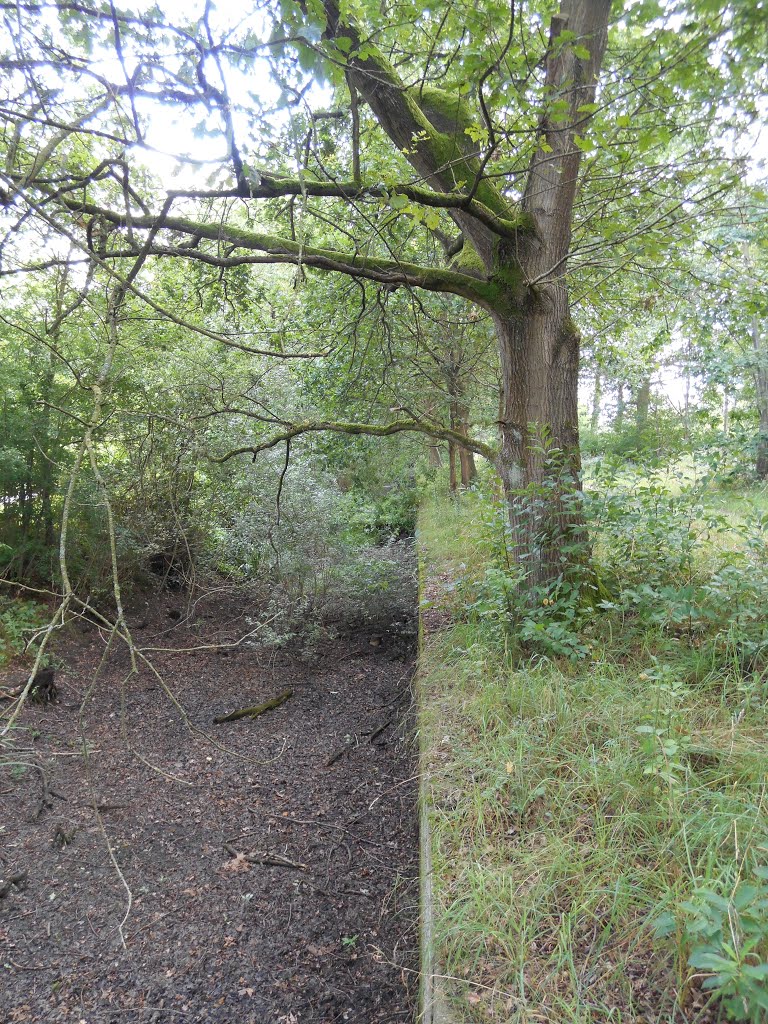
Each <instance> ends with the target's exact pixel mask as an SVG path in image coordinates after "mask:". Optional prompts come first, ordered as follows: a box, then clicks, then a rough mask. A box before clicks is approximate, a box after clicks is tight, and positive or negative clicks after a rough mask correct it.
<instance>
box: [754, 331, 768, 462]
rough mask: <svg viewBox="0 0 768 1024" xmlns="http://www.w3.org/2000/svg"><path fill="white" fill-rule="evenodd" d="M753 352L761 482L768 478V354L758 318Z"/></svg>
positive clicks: (758, 460) (757, 460) (757, 459)
mask: <svg viewBox="0 0 768 1024" xmlns="http://www.w3.org/2000/svg"><path fill="white" fill-rule="evenodd" d="M752 350H753V352H754V360H755V372H754V378H755V402H756V405H757V458H756V461H755V472H756V473H757V477H758V479H759V480H765V479H766V478H768V352H766V350H765V348H764V346H763V344H762V338H761V337H760V324H759V323H758V320H757V316H753V317H752Z"/></svg>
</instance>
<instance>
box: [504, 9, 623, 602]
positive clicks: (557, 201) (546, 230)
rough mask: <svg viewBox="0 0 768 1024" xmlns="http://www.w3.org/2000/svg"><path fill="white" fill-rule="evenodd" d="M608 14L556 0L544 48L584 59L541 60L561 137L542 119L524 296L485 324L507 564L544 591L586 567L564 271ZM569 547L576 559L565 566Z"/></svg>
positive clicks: (573, 348)
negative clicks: (494, 350) (582, 132)
mask: <svg viewBox="0 0 768 1024" xmlns="http://www.w3.org/2000/svg"><path fill="white" fill-rule="evenodd" d="M610 6H611V4H610V0H564V2H563V4H562V6H561V9H560V15H559V16H557V17H555V18H553V20H552V27H551V34H550V42H551V43H552V44H554V43H555V42H556V40H557V39H558V37H559V36H560V33H561V32H563V31H568V32H572V33H574V34H575V37H576V38H577V39H578V40H579V43H580V45H583V46H585V47H586V48H587V49H588V50H589V51H590V57H589V59H588V60H585V61H582V60H579V59H578V58H577V57H576V55H575V54H574V52H573V50H571V49H570V48H569V47H567V46H566V47H562V48H559V47H557V46H556V45H553V46H552V48H551V50H550V53H549V55H548V58H547V64H546V81H547V86H548V87H549V89H550V90H551V92H552V93H553V94H555V93H556V94H560V93H561V92H562V93H564V94H565V95H567V98H568V103H569V125H568V130H563V123H562V122H561V121H560V120H557V121H551V120H550V117H549V115H548V114H545V115H544V116H543V117H542V120H541V123H540V130H541V137H542V141H543V142H544V143H545V145H544V146H543V147H542V148H540V149H539V150H538V151H537V153H536V155H535V156H534V158H533V162H532V164H531V168H530V173H529V176H528V181H527V183H526V189H525V194H524V197H523V210H524V211H525V213H526V214H528V215H529V216H530V217H531V220H532V222H533V224H534V226H535V231H534V232H533V233H532V234H531V235H528V236H526V237H525V238H524V239H522V240H521V243H520V244H519V245H518V249H517V252H516V253H515V257H516V259H514V260H510V266H509V271H510V273H514V272H515V270H517V272H518V273H520V272H522V282H521V285H522V287H523V288H524V290H525V294H524V298H523V301H522V303H519V302H518V304H517V305H518V311H517V312H516V314H515V315H513V316H511V317H505V316H501V315H498V314H497V315H495V316H494V320H495V323H496V330H497V334H498V339H499V347H500V351H501V367H502V380H503V388H504V404H503V409H504V412H503V416H502V417H501V423H500V432H501V458H500V470H501V474H502V479H503V480H504V486H505V488H506V490H507V494H508V497H509V505H510V524H511V527H512V534H513V540H514V543H515V546H516V554H517V557H518V558H519V559H520V561H521V563H522V564H523V566H524V567H525V568H526V570H527V584H529V585H534V586H535V585H541V584H547V583H551V582H554V581H555V580H556V579H558V577H559V576H560V575H562V573H563V572H564V571H565V569H566V567H567V566H568V565H569V564H573V563H574V561H581V560H583V559H586V558H587V557H588V553H587V550H586V544H587V534H586V528H585V524H584V520H583V516H582V511H581V507H580V505H579V502H578V498H577V495H578V494H579V493H580V491H581V479H580V477H581V461H580V457H579V427H578V422H579V421H578V380H579V342H580V336H579V333H578V331H577V330H576V327H575V326H574V324H573V321H572V320H571V315H570V306H569V297H568V285H567V280H566V264H567V259H568V253H569V251H570V246H571V231H572V221H573V204H574V201H575V198H576V189H577V182H578V175H579V166H580V162H581V155H582V151H581V149H580V147H579V146H577V145H576V144H575V142H574V135H575V134H576V132H577V125H578V126H579V128H580V121H583V120H584V116H583V114H581V115H580V113H579V111H580V109H583V107H584V105H585V104H589V103H591V102H592V101H593V100H594V96H595V82H596V76H597V70H598V68H599V67H600V63H601V60H602V55H603V52H604V49H605V42H606V36H607V22H608V15H609V13H610ZM578 543H581V544H583V545H584V550H583V556H582V559H580V558H579V557H578V555H577V556H576V557H574V555H575V554H576V552H575V551H574V544H578Z"/></svg>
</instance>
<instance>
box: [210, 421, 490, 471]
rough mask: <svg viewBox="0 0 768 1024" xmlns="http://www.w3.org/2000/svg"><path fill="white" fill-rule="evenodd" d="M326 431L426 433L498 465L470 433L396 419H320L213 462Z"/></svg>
mask: <svg viewBox="0 0 768 1024" xmlns="http://www.w3.org/2000/svg"><path fill="white" fill-rule="evenodd" d="M323 432H328V433H336V434H365V435H368V436H370V437H390V436H392V435H394V434H402V433H406V432H411V433H417V434H426V436H427V437H432V438H435V439H437V440H439V441H452V442H454V443H455V444H458V445H461V447H462V448H466V449H468V450H469V451H471V452H475V454H477V455H482V456H483V458H485V459H487V460H488V461H489V462H491V463H494V464H495V462H496V458H497V452H496V450H495V449H494V448H492V447H491V445H489V444H486V443H485V442H484V441H478V440H477V438H473V437H468V436H467V435H466V434H462V433H460V432H459V431H458V430H451V429H449V428H448V427H438V426H433V425H432V424H429V423H422V422H421V421H420V420H395V421H394V422H393V423H344V422H334V421H332V420H318V421H311V422H306V423H294V424H292V425H291V426H290V427H287V428H286V429H285V430H283V431H280V433H278V434H273V435H272V436H271V437H269V438H267V439H266V440H265V441H261V442H260V443H259V444H255V445H248V446H246V447H243V448H234V449H233V450H232V451H229V452H227V453H226V454H225V455H220V456H219V457H218V458H214V460H213V461H214V462H227V461H228V460H229V459H233V458H234V457H235V456H236V455H252V456H253V458H254V459H255V458H256V456H257V455H258V454H259V453H260V452H265V451H268V450H269V449H270V448H274V447H275V446H276V445H279V444H284V443H285V442H287V441H290V440H292V439H293V438H294V437H300V436H301V435H302V434H318V433H323Z"/></svg>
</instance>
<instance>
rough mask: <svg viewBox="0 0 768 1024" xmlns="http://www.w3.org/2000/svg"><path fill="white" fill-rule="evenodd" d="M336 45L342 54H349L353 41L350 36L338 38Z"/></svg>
mask: <svg viewBox="0 0 768 1024" xmlns="http://www.w3.org/2000/svg"><path fill="white" fill-rule="evenodd" d="M335 43H336V45H337V46H338V48H339V49H340V50H341V52H342V53H349V51H350V50H351V49H352V40H351V39H350V38H349V36H336V39H335Z"/></svg>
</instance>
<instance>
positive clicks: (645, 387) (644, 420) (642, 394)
mask: <svg viewBox="0 0 768 1024" xmlns="http://www.w3.org/2000/svg"><path fill="white" fill-rule="evenodd" d="M650 406H651V379H650V377H646V378H645V380H643V382H642V384H641V385H640V387H639V388H638V389H637V395H636V396H635V426H636V427H637V432H638V434H642V433H643V431H644V430H645V429H646V427H647V426H648V410H649V409H650Z"/></svg>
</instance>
